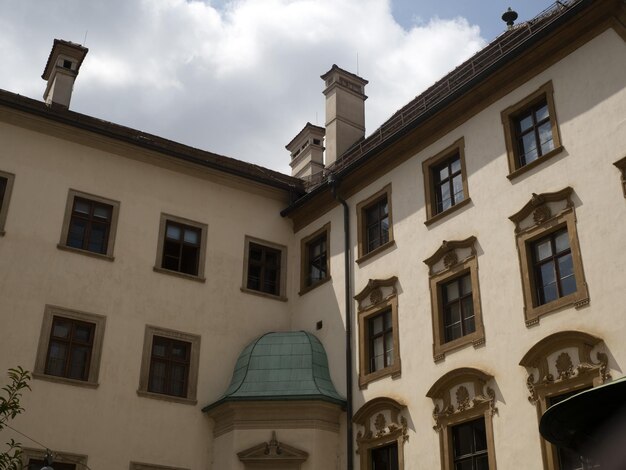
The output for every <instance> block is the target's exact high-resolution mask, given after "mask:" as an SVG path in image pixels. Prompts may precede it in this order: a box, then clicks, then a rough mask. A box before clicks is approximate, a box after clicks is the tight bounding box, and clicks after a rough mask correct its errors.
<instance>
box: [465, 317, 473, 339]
mask: <svg viewBox="0 0 626 470" xmlns="http://www.w3.org/2000/svg"><path fill="white" fill-rule="evenodd" d="M463 329H464V330H465V334H466V335H469V334H470V333H473V332H474V331H476V325H475V322H474V317H473V316H472V317H470V318H467V319H466V320H463Z"/></svg>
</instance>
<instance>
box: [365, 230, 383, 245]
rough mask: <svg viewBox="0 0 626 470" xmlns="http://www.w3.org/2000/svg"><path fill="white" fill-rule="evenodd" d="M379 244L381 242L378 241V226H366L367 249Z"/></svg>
mask: <svg viewBox="0 0 626 470" xmlns="http://www.w3.org/2000/svg"><path fill="white" fill-rule="evenodd" d="M380 245H382V243H380V239H379V238H378V226H377V225H375V226H373V227H370V228H368V230H367V247H368V251H371V250H373V249H374V248H378V247H379V246H380Z"/></svg>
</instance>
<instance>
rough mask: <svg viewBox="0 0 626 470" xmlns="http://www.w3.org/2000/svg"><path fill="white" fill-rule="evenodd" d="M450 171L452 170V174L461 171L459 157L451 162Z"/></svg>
mask: <svg viewBox="0 0 626 470" xmlns="http://www.w3.org/2000/svg"><path fill="white" fill-rule="evenodd" d="M450 169H451V170H452V174H454V173H457V172H459V171H461V159H460V158H459V157H456V159H455V160H453V161H452V163H451V164H450Z"/></svg>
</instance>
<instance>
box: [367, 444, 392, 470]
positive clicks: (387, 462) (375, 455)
mask: <svg viewBox="0 0 626 470" xmlns="http://www.w3.org/2000/svg"><path fill="white" fill-rule="evenodd" d="M370 458H371V461H372V467H371V468H372V470H398V469H399V467H398V444H397V443H395V442H394V443H393V444H389V445H386V446H384V447H378V448H376V449H372V450H371V451H370Z"/></svg>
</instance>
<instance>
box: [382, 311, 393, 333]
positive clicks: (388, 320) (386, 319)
mask: <svg viewBox="0 0 626 470" xmlns="http://www.w3.org/2000/svg"><path fill="white" fill-rule="evenodd" d="M383 320H384V326H385V330H388V329H390V328H391V312H387V313H385V314H384V315H383Z"/></svg>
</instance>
